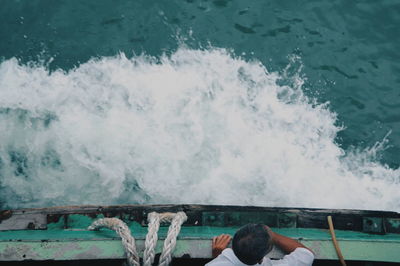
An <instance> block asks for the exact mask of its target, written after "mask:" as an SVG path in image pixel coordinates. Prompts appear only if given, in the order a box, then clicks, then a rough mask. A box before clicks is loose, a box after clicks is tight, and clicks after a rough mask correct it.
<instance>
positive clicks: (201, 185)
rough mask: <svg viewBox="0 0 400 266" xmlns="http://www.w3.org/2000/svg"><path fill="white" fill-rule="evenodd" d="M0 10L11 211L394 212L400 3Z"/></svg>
mask: <svg viewBox="0 0 400 266" xmlns="http://www.w3.org/2000/svg"><path fill="white" fill-rule="evenodd" d="M0 4H1V5H0V6H1V9H0V130H1V131H2V136H1V137H0V194H1V195H2V196H1V197H0V208H1V207H2V206H5V207H21V206H22V207H31V206H43V205H46V206H49V205H66V204H119V203H160V202H168V203H182V202H184V203H189V202H190V203H205V204H216V203H218V204H247V205H263V206H304V207H329V208H334V207H336V208H343V207H346V208H347V207H348V208H374V209H386V210H397V211H398V210H399V209H400V205H399V203H398V202H399V200H398V195H397V193H396V192H395V191H397V190H398V189H397V187H398V186H399V184H400V176H399V173H400V169H399V166H400V50H399V48H400V2H399V1H345V0H341V1H333V0H325V1H294V0H293V1H264V0H257V1H255V0H254V1H229V0H213V1H211V0H207V1H206V0H200V1H195V0H187V1H172V0H170V1H152V0H146V1H144V0H143V1H127V0H126V1H121V0H114V1H103V0H102V1H77V0H58V1H50V0H42V1H38V0H31V1H16V0H3V1H0ZM215 47H216V48H221V49H219V50H218V49H217V50H216V49H214V48H215ZM177 51H178V52H177ZM226 51H230V53H227V52H226ZM119 54H122V56H120V57H118V55H119ZM141 54H145V55H149V56H153V57H154V58H153V59H150V58H145V59H143V58H141V57H139V56H138V55H141ZM124 55H126V57H128V58H133V60H131V61H129V60H128V61H127V60H126V59H125V57H124ZM162 55H166V56H165V57H162ZM169 56H170V57H169ZM105 57H108V59H107V58H105ZM238 57H240V58H238ZM155 58H156V59H155ZM160 58H161V59H160ZM162 58H164V59H162ZM16 59H17V60H18V61H17V60H16ZM93 59H98V60H97V61H96V60H93ZM242 59H244V60H242ZM163 60H164V61H163ZM253 61H255V62H261V63H262V65H264V66H265V68H266V69H267V70H268V71H264V69H263V68H262V67H260V65H259V64H258V66H255V64H252V63H251V62H253ZM154 62H156V63H154ZM231 66H232V68H231ZM260 73H261V74H260ZM297 75H300V78H297V79H296V77H297ZM230 77H232V79H230ZM275 77H279V78H277V80H275ZM270 81H271V82H272V83H271V84H270ZM299 82H300V83H301V82H304V84H303V85H302V87H301V90H302V93H303V92H304V94H305V95H307V96H308V99H312V100H311V101H306V100H304V101H303V100H301V99H303V98H301V99H300V98H299V97H300V96H299V95H301V97H302V95H303V94H302V93H298V89H297V87H296V86H297V85H298V84H299ZM284 85H288V86H289V87H290V88H289V89H284V90H283V91H282V88H283V87H284ZM296 90H297V92H296ZM200 92H201V93H203V94H204V95H206V96H204V95H203V94H201V93H200ZM199 93H200V94H199ZM275 93H276V94H275ZM280 93H282V94H280ZM285 93H289V94H290V93H293V97H294V98H293V99H294V100H293V101H292V100H291V99H290V97H289V96H288V97H289V98H285V96H284V94H285ZM199 95H203V96H201V97H200V96H199ZM282 95H283V96H282ZM296 95H297V96H296ZM281 96H282V97H281ZM197 97H200V98H197ZM263 97H266V98H263ZM299 99H300V100H299ZM312 101H315V102H314V103H310V102H312ZM324 103H326V104H327V106H328V109H329V112H327V111H326V110H325V109H324V108H322V107H321V105H320V104H324ZM332 114H336V115H337V119H336V122H335V119H334V118H333V117H334V115H332ZM308 119H309V120H308ZM335 123H336V124H335ZM334 124H335V125H334ZM244 125H246V126H244ZM336 126H339V127H340V126H342V127H343V128H344V129H343V130H341V131H339V132H338V133H337V128H336ZM385 136H387V137H385ZM375 151H377V153H375ZM235 167H236V168H235ZM167 177H168V178H167ZM232 180H234V182H232ZM160 183H162V184H164V183H165V187H162V186H161V187H160V186H159V184H160ZM221 184H224V185H221ZM226 184H229V185H228V186H226ZM47 185H49V186H50V187H49V188H50V189H48V188H47ZM167 185H168V186H167ZM276 187H277V188H279V189H278V190H276V189H275V188H276ZM175 189H176V190H177V191H180V192H175ZM191 190H193V191H194V192H197V194H196V193H191V192H190V191H191ZM332 190H333V191H332ZM81 191H84V192H81ZM331 192H332V193H331ZM238 193H241V195H242V196H243V198H242V199H239V198H237V197H236V196H235V195H237V194H238ZM299 193H302V194H307V197H305V198H304V199H302V200H300V201H299V199H297V198H296V197H293V195H298V194H299ZM326 194H329V196H327V197H326V198H325V199H324V200H323V201H321V197H324V196H325V195H326ZM102 195H105V196H102ZM264 195H269V197H265V196H264ZM339 199H340V200H339Z"/></svg>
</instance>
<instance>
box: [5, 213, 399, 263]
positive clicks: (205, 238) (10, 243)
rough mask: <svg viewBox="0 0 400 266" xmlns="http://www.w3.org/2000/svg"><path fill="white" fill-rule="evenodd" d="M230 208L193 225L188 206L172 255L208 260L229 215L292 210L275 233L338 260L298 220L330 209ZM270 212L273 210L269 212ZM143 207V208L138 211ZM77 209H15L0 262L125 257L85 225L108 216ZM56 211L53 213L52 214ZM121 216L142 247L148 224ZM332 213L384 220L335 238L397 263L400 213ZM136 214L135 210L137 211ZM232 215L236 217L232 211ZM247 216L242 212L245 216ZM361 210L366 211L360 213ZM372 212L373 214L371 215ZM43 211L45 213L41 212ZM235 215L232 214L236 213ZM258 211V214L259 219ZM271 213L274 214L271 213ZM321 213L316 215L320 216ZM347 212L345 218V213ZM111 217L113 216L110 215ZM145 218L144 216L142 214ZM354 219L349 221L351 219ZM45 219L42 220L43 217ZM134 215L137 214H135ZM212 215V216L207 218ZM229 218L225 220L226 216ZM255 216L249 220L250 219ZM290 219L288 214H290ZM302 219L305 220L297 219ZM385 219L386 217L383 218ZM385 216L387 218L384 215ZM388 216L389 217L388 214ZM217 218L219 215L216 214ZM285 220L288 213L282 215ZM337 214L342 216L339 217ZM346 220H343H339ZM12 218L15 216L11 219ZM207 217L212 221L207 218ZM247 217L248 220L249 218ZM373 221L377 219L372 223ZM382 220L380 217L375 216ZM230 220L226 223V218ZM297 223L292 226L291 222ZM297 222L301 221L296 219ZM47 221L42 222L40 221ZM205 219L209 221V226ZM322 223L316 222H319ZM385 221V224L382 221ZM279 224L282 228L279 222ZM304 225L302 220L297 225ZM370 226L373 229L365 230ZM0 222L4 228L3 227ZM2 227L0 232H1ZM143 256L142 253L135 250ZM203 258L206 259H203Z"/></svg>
mask: <svg viewBox="0 0 400 266" xmlns="http://www.w3.org/2000/svg"><path fill="white" fill-rule="evenodd" d="M133 210H135V211H136V209H130V210H129V211H127V210H126V209H124V213H125V214H126V213H127V212H130V213H131V214H132V212H134V211H133ZM233 210H235V209H234V208H231V207H230V208H228V210H225V211H224V212H222V210H221V209H220V208H217V207H215V208H214V209H212V211H213V212H210V209H209V208H208V209H205V210H204V209H203V208H200V212H201V215H202V218H201V219H200V225H198V226H195V224H196V223H197V221H194V220H190V219H192V218H196V217H199V213H198V212H199V207H197V209H196V211H194V212H193V213H191V214H190V210H188V209H187V210H186V211H187V212H188V213H189V214H190V215H188V216H191V217H189V220H188V224H189V225H187V226H183V227H182V229H181V232H180V234H179V237H178V241H177V246H176V249H175V251H174V253H173V255H174V257H176V258H182V259H188V258H192V259H209V258H211V239H212V237H213V236H216V235H219V234H222V233H224V234H231V235H233V234H234V233H235V231H236V230H237V229H238V228H239V225H230V226H227V225H226V223H230V224H232V222H229V221H230V220H229V219H230V218H229V217H231V216H229V213H231V214H232V217H239V216H240V215H242V214H243V216H242V217H246V219H245V221H240V224H245V223H247V222H253V221H252V219H256V220H257V219H261V220H260V222H263V221H265V219H267V224H271V223H272V224H273V222H271V221H269V223H268V219H269V218H268V217H269V216H265V215H261V214H262V213H263V212H264V214H265V213H268V214H271V213H274V215H275V214H276V213H279V212H282V210H283V212H284V213H285V215H287V214H288V213H289V214H292V213H296V216H293V217H295V220H290V219H289V220H287V221H286V222H287V223H286V224H285V225H283V224H282V222H281V223H275V226H273V227H272V230H274V231H275V232H277V233H280V234H283V235H286V236H289V237H292V238H294V239H298V240H299V241H300V242H302V243H303V244H304V245H306V246H307V247H310V248H311V249H312V250H313V251H314V252H315V254H316V259H318V260H336V259H337V255H336V251H335V249H334V246H333V244H332V241H331V236H330V233H329V230H328V229H326V228H301V227H299V224H300V222H301V219H303V218H304V217H305V216H307V215H310V213H314V214H315V215H311V216H310V217H312V218H310V219H312V220H314V221H313V223H314V225H315V227H318V226H319V227H324V226H325V225H321V224H322V223H321V221H320V219H319V218H318V217H319V216H321V217H322V216H324V217H325V216H326V213H328V212H329V211H326V210H324V211H321V210H318V211H316V210H312V211H310V212H309V211H305V210H300V211H299V210H293V209H290V210H289V209H279V210H276V209H271V208H268V209H265V208H262V209H258V210H257V209H254V210H252V212H251V213H252V214H253V216H251V215H250V216H249V215H248V214H249V213H248V212H243V208H242V207H241V208H239V209H237V210H235V211H234V212H233ZM273 210H274V211H275V212H273ZM140 211H142V209H140ZM216 211H218V212H221V213H224V214H225V217H224V218H223V219H222V220H223V221H224V222H225V224H224V225H221V224H220V223H221V222H222V220H221V219H220V220H218V219H216V217H217V216H218V215H216ZM75 212H76V211H75V210H74V211H71V210H69V211H68V212H65V210H64V211H61V212H60V211H59V210H57V211H55V210H54V209H51V210H50V211H49V210H46V211H45V212H44V211H43V210H35V209H34V210H29V211H27V210H23V211H14V212H13V216H12V217H11V216H10V217H8V218H7V219H4V220H3V223H0V261H9V262H10V261H24V260H39V261H46V260H56V261H71V260H110V259H111V260H118V259H124V258H125V254H124V250H123V248H122V245H121V239H120V238H119V237H118V236H117V235H116V233H114V232H113V231H111V230H108V229H101V230H100V231H89V230H87V227H88V226H89V225H90V224H91V223H92V222H93V220H95V219H97V218H101V217H104V216H107V215H104V213H99V212H97V213H96V215H95V216H94V215H93V213H91V212H87V210H85V211H84V212H83V213H78V214H77V213H75ZM56 213H57V214H56ZM118 213H119V215H120V217H121V218H122V219H123V220H124V221H125V222H126V223H127V224H128V226H129V228H130V230H131V232H132V235H133V236H134V237H135V239H136V240H137V243H136V245H137V248H138V250H139V251H142V250H143V249H144V239H145V236H146V234H147V227H146V225H145V224H143V220H141V219H139V220H138V219H137V218H134V219H133V218H131V219H130V218H129V217H128V216H127V215H125V216H124V215H122V214H121V210H119V212H118ZM330 213H332V215H334V217H336V219H335V220H336V221H337V225H341V224H342V226H340V227H343V226H345V227H346V226H348V224H349V223H353V225H352V226H355V227H357V226H358V225H357V223H356V222H354V221H358V222H359V223H364V224H365V226H364V229H365V230H364V231H366V230H375V229H374V228H375V227H376V226H377V225H380V223H379V221H385V219H387V220H388V221H389V222H390V223H391V226H392V227H393V228H394V229H393V228H392V229H393V230H392V231H394V232H393V233H390V232H387V231H388V229H387V226H384V227H383V229H384V230H386V231H385V232H383V233H382V232H375V233H374V234H372V233H371V232H363V231H354V230H343V229H337V230H335V232H336V236H337V239H338V241H339V244H340V247H341V250H342V253H343V255H344V257H345V259H346V260H348V261H349V260H350V261H379V262H397V263H399V262H400V234H398V233H397V232H396V230H397V226H400V223H399V225H397V224H396V222H397V221H398V214H396V213H389V214H390V215H389V214H388V213H383V214H382V213H381V212H379V214H380V215H381V217H379V215H378V212H369V213H368V214H369V218H368V219H367V220H365V219H364V220H362V219H360V216H354V215H355V213H351V215H350V216H348V215H349V213H347V214H346V213H344V212H339V211H335V212H330ZM136 214H137V213H136ZM233 214H234V215H233ZM244 214H246V215H244ZM364 214H365V213H364ZM371 214H374V217H371ZM43 215H44V216H43ZM113 215H114V214H113ZM235 215H236V216H235ZM260 215H261V216H262V217H261V218H260ZM271 215H272V214H271ZM318 215H319V216H318ZM346 215H347V216H346ZM114 216H115V215H114ZM143 216H144V217H145V216H146V215H145V214H144V215H143ZM353 216H354V217H356V218H357V219H356V218H354V219H355V220H354V221H353V220H351V219H349V217H353ZM43 217H45V219H44V220H43ZM135 217H137V215H136V216H135ZM210 217H211V218H210ZM226 217H228V218H229V219H228V220H229V221H228V220H227V218H226ZM249 217H253V218H251V219H250V218H249ZM289 217H292V216H291V215H289ZM301 217H303V218H301ZM382 217H384V218H382ZM385 217H386V218H385ZM388 217H389V218H388ZM217 218H218V217H217ZM286 218H287V217H286ZM339 218H340V219H339ZM342 218H343V219H344V221H347V222H346V223H343V221H341V219H342ZM13 219H14V220H13ZM210 219H211V220H212V221H211V222H209V221H210ZM249 219H250V220H249ZM371 219H372V221H378V222H377V223H375V224H374V223H372V224H370V222H371ZM379 219H381V220H379ZM227 221H228V222H227ZM293 221H296V224H295V225H294V224H293V223H292V222H293ZM299 221H300V222H299ZM7 222H8V223H9V224H13V226H14V227H26V228H25V229H20V230H6V229H4V228H5V227H7V226H8V225H7ZM43 223H45V224H43ZM207 223H209V224H212V225H207ZM318 224H320V225H318ZM384 224H385V223H383V225H384ZM277 225H280V226H277ZM301 225H302V226H306V223H304V224H301ZM371 225H372V227H373V228H372V229H371V228H369V227H370V226H371ZM1 226H3V229H2V227H1ZM1 230H2V231H1ZM167 230H168V226H161V227H160V231H159V239H160V240H163V239H164V238H165V237H166V233H167ZM162 243H163V242H162V241H158V244H157V247H156V253H161V250H162ZM139 254H140V255H141V252H139ZM283 255H284V254H283V253H282V252H281V251H280V250H279V249H276V248H275V249H274V250H273V251H272V252H271V253H270V254H269V257H271V258H281V257H282V256H283ZM203 262H204V261H203Z"/></svg>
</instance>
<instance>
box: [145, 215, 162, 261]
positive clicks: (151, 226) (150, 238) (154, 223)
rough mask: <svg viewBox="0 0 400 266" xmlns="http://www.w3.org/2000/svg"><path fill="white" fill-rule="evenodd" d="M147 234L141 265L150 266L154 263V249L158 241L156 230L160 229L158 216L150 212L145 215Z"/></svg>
mask: <svg viewBox="0 0 400 266" xmlns="http://www.w3.org/2000/svg"><path fill="white" fill-rule="evenodd" d="M147 222H148V232H147V235H146V241H145V247H146V248H145V250H144V253H143V265H144V266H151V265H153V262H154V257H155V255H156V254H155V249H156V244H157V240H158V235H157V232H158V229H159V228H160V214H159V213H156V212H151V213H149V214H148V215H147Z"/></svg>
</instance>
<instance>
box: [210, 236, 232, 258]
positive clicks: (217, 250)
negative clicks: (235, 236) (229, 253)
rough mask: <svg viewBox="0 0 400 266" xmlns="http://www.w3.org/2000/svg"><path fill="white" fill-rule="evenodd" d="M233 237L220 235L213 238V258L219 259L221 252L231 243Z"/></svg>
mask: <svg viewBox="0 0 400 266" xmlns="http://www.w3.org/2000/svg"><path fill="white" fill-rule="evenodd" d="M231 239H232V237H231V236H230V235H224V234H222V235H219V236H215V237H213V240H212V256H213V258H216V257H218V255H219V254H221V252H222V251H223V250H224V249H226V248H227V247H228V245H229V242H230V241H231Z"/></svg>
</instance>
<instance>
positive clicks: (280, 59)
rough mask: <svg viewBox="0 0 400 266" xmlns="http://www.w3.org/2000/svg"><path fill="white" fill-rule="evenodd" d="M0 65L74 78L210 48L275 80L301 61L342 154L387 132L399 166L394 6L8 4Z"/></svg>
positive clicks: (387, 154) (389, 159) (397, 14)
mask: <svg viewBox="0 0 400 266" xmlns="http://www.w3.org/2000/svg"><path fill="white" fill-rule="evenodd" d="M0 25H1V27H0V39H1V42H0V56H2V58H3V60H4V59H7V58H11V57H17V58H19V59H21V60H22V61H23V62H26V61H31V60H33V61H37V60H38V58H48V57H54V61H52V62H51V63H50V67H51V68H53V69H54V68H62V69H70V68H72V67H74V66H77V65H79V64H80V62H86V61H87V60H88V59H90V58H92V57H96V56H113V55H115V54H117V53H118V52H120V51H123V52H125V53H126V54H127V55H132V54H133V53H136V54H140V53H142V52H145V53H146V54H150V55H160V54H161V53H163V52H167V53H168V52H170V51H174V50H175V49H176V48H177V46H178V44H179V42H178V41H177V39H179V38H182V39H184V40H185V43H186V44H187V45H189V46H191V47H192V48H197V47H200V46H203V47H204V46H207V45H208V44H211V45H213V46H216V47H223V48H233V49H234V51H235V53H236V54H239V55H240V54H242V53H246V55H247V57H249V58H257V59H258V60H260V61H261V62H262V63H263V64H264V65H265V66H266V67H267V68H268V69H269V70H275V71H281V70H282V69H283V68H284V67H285V66H286V65H287V64H288V56H289V55H293V54H295V55H299V56H300V57H301V61H302V63H303V65H304V67H303V70H302V73H303V74H304V76H305V77H307V82H306V84H305V85H304V88H305V90H306V92H307V93H308V94H310V95H312V96H313V97H315V98H317V99H318V101H319V102H326V101H329V102H330V106H331V107H330V108H331V110H332V111H334V112H336V113H338V118H339V122H340V123H343V125H344V126H345V127H346V130H343V131H342V132H341V133H339V136H338V138H337V141H338V143H340V144H341V145H342V146H343V147H344V148H347V147H348V146H350V145H353V146H355V147H358V148H361V149H362V148H366V147H371V146H372V145H374V144H375V143H376V142H377V141H381V140H382V139H383V137H384V136H385V135H386V134H387V133H388V132H389V131H390V130H391V131H392V133H391V134H390V136H389V137H388V139H389V147H388V148H387V149H386V150H385V151H384V152H383V154H382V158H381V160H382V162H384V163H387V164H389V165H390V166H391V167H394V168H397V167H398V166H399V163H400V77H399V76H400V51H399V45H400V27H399V26H400V3H399V2H398V1H345V0H343V1H329V0H326V1H228V0H215V1H204V0H202V1H194V0H193V1H189V0H188V1H121V0H119V1H93V2H92V1H76V0H73V1H70V0H68V1H56V2H54V1H45V0H41V1H4V2H3V3H2V8H1V10H0Z"/></svg>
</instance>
